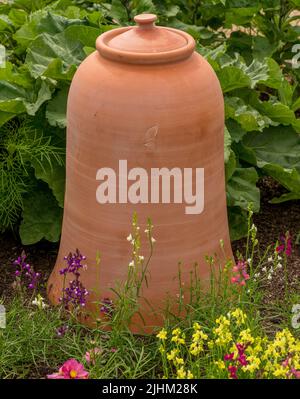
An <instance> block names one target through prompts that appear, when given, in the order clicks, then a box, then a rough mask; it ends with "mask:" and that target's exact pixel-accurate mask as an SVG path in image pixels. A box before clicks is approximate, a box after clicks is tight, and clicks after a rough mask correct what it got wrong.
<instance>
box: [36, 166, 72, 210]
mask: <svg viewBox="0 0 300 399" xmlns="http://www.w3.org/2000/svg"><path fill="white" fill-rule="evenodd" d="M33 167H34V171H35V177H36V178H37V179H41V180H43V181H44V182H45V183H47V184H48V186H49V187H50V188H51V190H52V192H53V194H54V196H55V198H56V200H57V202H58V204H59V206H60V207H61V208H63V206H64V195H65V178H66V176H65V175H66V173H65V165H64V164H60V163H58V162H57V160H55V159H53V160H51V164H50V163H49V162H48V160H44V162H43V163H41V162H39V163H38V162H35V163H33Z"/></svg>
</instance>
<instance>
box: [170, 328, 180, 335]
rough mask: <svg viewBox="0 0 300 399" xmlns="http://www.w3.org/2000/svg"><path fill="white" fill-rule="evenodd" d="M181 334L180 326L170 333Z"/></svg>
mask: <svg viewBox="0 0 300 399" xmlns="http://www.w3.org/2000/svg"><path fill="white" fill-rule="evenodd" d="M180 334H181V329H180V328H175V329H174V330H173V331H172V335H180Z"/></svg>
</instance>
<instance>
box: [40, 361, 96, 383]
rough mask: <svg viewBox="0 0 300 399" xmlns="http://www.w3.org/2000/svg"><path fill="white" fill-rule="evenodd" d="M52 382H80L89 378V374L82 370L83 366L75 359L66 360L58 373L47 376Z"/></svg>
mask: <svg viewBox="0 0 300 399" xmlns="http://www.w3.org/2000/svg"><path fill="white" fill-rule="evenodd" d="M47 378H49V379H52V380H57V379H59V380H70V379H72V380H81V379H87V378H89V373H88V372H87V371H86V370H85V369H84V366H83V364H81V363H79V362H77V360H75V359H69V360H67V361H66V362H65V363H64V364H63V365H62V366H61V367H60V369H59V371H58V373H53V374H49V375H47Z"/></svg>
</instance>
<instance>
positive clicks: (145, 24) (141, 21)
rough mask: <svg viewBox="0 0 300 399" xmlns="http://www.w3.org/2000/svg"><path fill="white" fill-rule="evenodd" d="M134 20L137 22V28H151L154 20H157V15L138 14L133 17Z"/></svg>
mask: <svg viewBox="0 0 300 399" xmlns="http://www.w3.org/2000/svg"><path fill="white" fill-rule="evenodd" d="M134 20H135V22H136V23H137V24H138V26H139V28H142V29H149V28H153V27H154V26H155V25H154V22H155V21H156V20H157V15H155V14H139V15H136V16H135V17H134Z"/></svg>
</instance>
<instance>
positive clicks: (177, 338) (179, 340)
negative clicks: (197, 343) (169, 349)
mask: <svg viewBox="0 0 300 399" xmlns="http://www.w3.org/2000/svg"><path fill="white" fill-rule="evenodd" d="M172 335H173V336H172V339H171V342H175V343H176V344H178V345H184V344H185V334H184V333H182V332H181V329H180V328H175V330H173V331H172Z"/></svg>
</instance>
